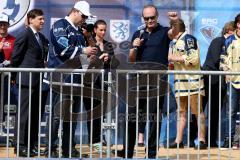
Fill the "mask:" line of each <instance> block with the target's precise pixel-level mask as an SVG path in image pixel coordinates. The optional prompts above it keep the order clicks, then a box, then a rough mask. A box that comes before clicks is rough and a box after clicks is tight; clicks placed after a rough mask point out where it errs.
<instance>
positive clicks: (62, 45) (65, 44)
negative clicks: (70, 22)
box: [50, 21, 83, 59]
mask: <svg viewBox="0 0 240 160" xmlns="http://www.w3.org/2000/svg"><path fill="white" fill-rule="evenodd" d="M68 32H69V31H68V27H67V26H66V25H65V24H64V23H63V22H61V21H58V22H56V23H55V24H53V27H52V29H51V32H50V37H51V42H52V43H53V45H54V50H55V54H57V55H58V56H61V57H63V58H64V59H73V58H74V57H75V56H76V55H79V54H80V53H82V47H83V46H81V45H76V44H75V43H74V42H76V38H77V36H71V35H70V34H69V33H68Z"/></svg>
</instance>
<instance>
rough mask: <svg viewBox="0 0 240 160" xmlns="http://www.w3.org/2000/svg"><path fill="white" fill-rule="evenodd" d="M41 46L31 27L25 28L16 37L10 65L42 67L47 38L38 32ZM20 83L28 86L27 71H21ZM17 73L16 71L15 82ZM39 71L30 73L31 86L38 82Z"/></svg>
mask: <svg viewBox="0 0 240 160" xmlns="http://www.w3.org/2000/svg"><path fill="white" fill-rule="evenodd" d="M39 37H40V40H41V42H42V46H40V45H39V43H38V41H37V39H36V37H35V35H34V33H33V31H32V29H31V28H30V27H28V28H26V29H25V30H24V31H23V32H22V33H21V34H19V35H18V36H17V37H16V41H15V43H14V50H13V53H12V57H11V59H12V66H13V67H17V68H44V60H45V59H46V54H47V48H48V40H47V39H46V38H45V36H44V35H43V34H41V33H39ZM21 77H22V78H21V85H24V86H29V72H22V75H21ZM18 79H19V73H17V83H19V81H18ZM39 81H40V80H39V73H32V86H35V85H37V84H38V83H39Z"/></svg>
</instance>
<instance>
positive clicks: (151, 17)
mask: <svg viewBox="0 0 240 160" xmlns="http://www.w3.org/2000/svg"><path fill="white" fill-rule="evenodd" d="M155 18H156V16H150V17H143V19H144V21H148V20H149V19H151V20H154V19H155Z"/></svg>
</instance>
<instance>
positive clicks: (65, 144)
mask: <svg viewBox="0 0 240 160" xmlns="http://www.w3.org/2000/svg"><path fill="white" fill-rule="evenodd" d="M71 103H73V104H72V112H73V113H78V112H79V110H80V97H78V96H73V101H71V98H70V95H64V94H63V95H62V101H60V94H59V93H56V92H54V91H53V92H52V120H51V149H55V148H56V147H57V140H58V128H59V124H60V110H61V108H60V107H61V106H62V116H61V117H62V121H63V123H62V150H63V152H65V153H68V152H69V149H70V141H72V148H74V147H75V145H76V142H75V130H76V126H77V121H78V118H77V115H75V116H73V117H72V119H70V114H71V113H70V112H71V111H70V106H71ZM70 121H72V132H71V133H72V139H71V140H70ZM49 122H50V121H49V120H48V121H47V128H46V136H47V138H46V145H47V146H49V137H50V132H49V129H50V128H49Z"/></svg>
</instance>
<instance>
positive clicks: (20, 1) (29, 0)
mask: <svg viewBox="0 0 240 160" xmlns="http://www.w3.org/2000/svg"><path fill="white" fill-rule="evenodd" d="M33 3H34V0H1V5H0V13H3V14H6V15H7V16H8V17H9V23H10V29H13V28H14V29H15V28H16V26H18V25H17V24H19V23H20V22H21V23H20V24H23V23H24V17H25V15H26V14H27V12H28V10H29V9H31V6H32V5H33Z"/></svg>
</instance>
